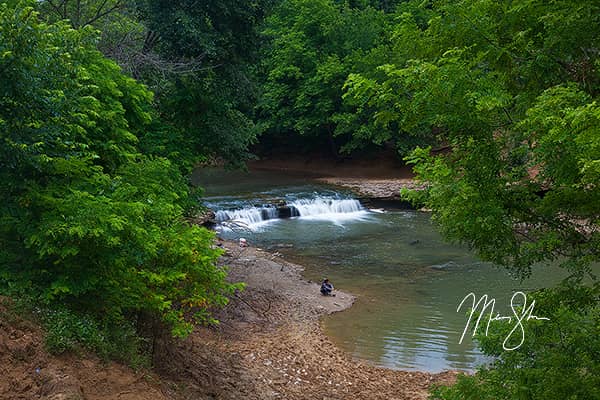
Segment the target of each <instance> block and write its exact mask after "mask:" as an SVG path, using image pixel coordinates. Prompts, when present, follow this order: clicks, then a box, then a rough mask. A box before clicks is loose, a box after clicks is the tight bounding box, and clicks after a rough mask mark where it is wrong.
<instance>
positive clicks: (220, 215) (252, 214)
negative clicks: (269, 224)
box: [216, 207, 278, 226]
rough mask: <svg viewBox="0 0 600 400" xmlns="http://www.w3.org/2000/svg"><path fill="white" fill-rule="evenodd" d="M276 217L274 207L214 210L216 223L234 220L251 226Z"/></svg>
mask: <svg viewBox="0 0 600 400" xmlns="http://www.w3.org/2000/svg"><path fill="white" fill-rule="evenodd" d="M276 218H278V213H277V209H276V208H275V207H260V208H259V207H250V208H243V209H241V210H219V211H217V212H216V219H217V222H218V223H222V222H225V221H235V222H241V223H243V224H245V225H249V226H251V225H256V224H259V223H261V222H263V221H268V220H270V219H276Z"/></svg>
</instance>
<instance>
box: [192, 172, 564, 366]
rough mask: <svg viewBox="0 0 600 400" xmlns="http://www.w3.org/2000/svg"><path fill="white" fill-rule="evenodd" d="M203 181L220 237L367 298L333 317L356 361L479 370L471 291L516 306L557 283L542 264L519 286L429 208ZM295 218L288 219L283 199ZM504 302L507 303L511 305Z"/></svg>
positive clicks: (258, 182) (302, 183) (340, 340)
mask: <svg viewBox="0 0 600 400" xmlns="http://www.w3.org/2000/svg"><path fill="white" fill-rule="evenodd" d="M194 181H195V183H198V184H200V185H201V186H203V187H204V188H205V192H204V197H203V202H204V204H205V205H207V206H209V207H211V208H212V209H213V210H215V211H216V212H217V218H218V220H219V222H220V224H219V225H218V227H217V231H218V232H219V235H221V236H222V237H224V238H227V239H234V240H237V239H239V238H240V237H244V238H246V239H247V240H248V241H249V242H250V244H251V245H254V246H258V247H262V248H265V249H269V250H272V251H279V252H281V253H283V254H284V256H285V257H286V259H289V260H290V261H293V262H296V263H298V264H301V265H303V266H305V267H306V271H305V276H306V277H307V278H308V279H311V280H315V281H320V280H321V279H323V278H324V277H327V278H329V279H330V280H331V281H332V282H333V284H334V285H335V286H336V288H339V289H341V290H344V291H347V292H350V293H353V294H355V295H356V296H357V301H356V303H355V305H354V306H353V307H352V308H350V309H349V310H347V311H344V312H341V313H337V314H334V315H332V316H330V317H327V318H326V319H325V320H324V321H323V328H324V330H325V332H326V333H327V335H328V336H329V337H330V338H331V339H332V340H333V341H334V342H335V343H336V344H337V345H338V346H340V347H341V348H343V349H344V350H346V351H347V352H349V353H350V354H352V355H353V357H356V358H360V359H363V360H367V361H369V362H371V363H373V364H376V365H379V366H384V367H388V368H395V369H407V370H421V371H430V372H439V371H443V370H448V369H454V370H465V371H470V370H473V369H474V368H475V367H476V366H477V365H480V364H482V363H485V362H486V359H485V358H484V357H483V356H482V355H481V354H480V353H479V351H478V350H477V347H476V343H474V342H473V341H472V340H471V339H470V337H467V338H466V339H465V340H464V341H463V343H462V344H459V339H460V336H461V334H462V331H463V329H464V326H465V323H466V315H465V311H464V310H463V311H461V312H457V311H456V309H457V306H458V304H459V303H460V302H461V300H462V299H463V298H464V297H465V296H466V295H467V294H468V293H470V292H473V293H475V294H476V295H478V296H481V295H483V294H488V295H489V296H491V297H494V298H496V300H497V302H498V304H499V306H500V309H505V310H506V309H507V308H508V307H507V305H508V304H509V302H510V297H511V296H512V294H513V293H514V292H515V291H516V290H529V289H534V288H538V287H544V286H548V285H552V284H554V283H556V282H557V281H558V280H560V278H562V277H563V276H564V274H563V273H562V271H560V270H559V269H558V268H555V267H538V268H535V269H534V273H533V275H532V277H531V278H530V279H528V280H527V281H525V282H519V281H516V280H514V279H512V278H511V277H510V276H509V275H508V274H507V272H506V271H505V270H503V269H500V268H496V267H494V266H493V265H490V264H488V263H484V262H481V261H480V260H478V259H477V257H476V256H475V255H474V254H473V253H471V252H470V251H469V250H468V249H466V248H463V247H461V246H457V245H452V244H448V243H446V242H444V241H443V240H442V238H441V237H440V235H439V234H438V232H437V230H436V228H435V226H434V225H433V224H432V222H431V220H430V216H429V214H428V213H423V212H418V211H408V210H379V209H377V210H369V209H367V208H365V207H364V206H363V205H361V204H360V203H359V202H358V201H357V200H354V199H353V198H352V194H351V193H348V192H345V191H340V190H337V189H333V188H331V187H326V186H323V185H320V184H317V183H315V181H314V180H313V179H311V178H310V177H306V176H304V175H297V174H291V173H279V172H253V173H243V172H225V171H219V170H200V171H197V172H196V174H195V176H194ZM275 203H276V204H281V205H286V207H287V208H291V209H292V210H293V215H295V216H294V217H293V218H286V219H280V218H278V213H277V209H276V208H274V207H273V206H272V205H273V204H275ZM503 305H504V306H503Z"/></svg>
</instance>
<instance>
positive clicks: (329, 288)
mask: <svg viewBox="0 0 600 400" xmlns="http://www.w3.org/2000/svg"><path fill="white" fill-rule="evenodd" d="M331 292H333V285H332V284H331V283H330V282H329V279H327V278H325V279H324V280H323V283H321V294H322V295H323V296H331V295H332V294H331Z"/></svg>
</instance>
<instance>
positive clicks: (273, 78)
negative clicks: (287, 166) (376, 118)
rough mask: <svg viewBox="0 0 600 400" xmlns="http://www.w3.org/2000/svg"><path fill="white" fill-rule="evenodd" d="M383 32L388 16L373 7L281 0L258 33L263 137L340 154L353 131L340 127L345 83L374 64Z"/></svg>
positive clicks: (332, 2)
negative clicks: (261, 37) (261, 40)
mask: <svg viewBox="0 0 600 400" xmlns="http://www.w3.org/2000/svg"><path fill="white" fill-rule="evenodd" d="M386 27H387V25H386V16H385V15H384V14H383V13H382V12H380V11H378V10H375V9H373V8H371V7H365V8H353V7H350V6H348V5H347V4H338V3H337V2H335V1H332V0H309V1H297V0H285V1H283V2H282V3H281V4H280V5H279V6H278V7H277V8H276V9H275V10H274V12H273V14H272V15H271V16H270V18H269V19H268V20H267V22H266V26H265V29H264V31H263V34H264V35H265V37H266V38H267V39H268V43H267V44H266V45H265V47H264V50H263V64H262V66H261V71H262V74H263V77H264V84H263V93H262V99H261V102H260V104H259V120H260V121H261V122H264V123H265V125H266V126H267V127H268V133H267V136H268V138H267V140H269V138H271V140H272V141H273V142H275V143H278V144H279V146H280V147H281V145H282V144H285V143H290V141H291V143H296V144H298V145H303V146H304V147H305V149H311V150H313V151H319V150H320V149H322V148H323V147H325V148H326V149H329V151H330V153H332V154H333V155H337V154H338V153H339V151H340V149H339V146H340V145H344V144H346V142H347V141H348V135H347V134H348V133H349V131H350V130H349V129H345V130H340V129H338V125H339V122H340V120H341V119H342V117H341V116H340V114H342V113H344V112H346V111H347V109H346V108H345V107H344V105H343V102H342V86H343V85H344V81H345V80H346V78H347V76H348V74H349V73H350V72H352V71H360V70H363V69H370V68H369V67H373V65H372V64H371V63H372V62H373V54H371V50H372V49H373V48H375V47H377V46H379V45H381V44H383V43H384V42H385V31H386ZM338 135H340V137H339V138H338V139H336V138H335V137H336V136H338ZM296 148H297V147H296Z"/></svg>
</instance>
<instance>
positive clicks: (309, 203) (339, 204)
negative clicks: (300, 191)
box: [290, 197, 364, 217]
mask: <svg viewBox="0 0 600 400" xmlns="http://www.w3.org/2000/svg"><path fill="white" fill-rule="evenodd" d="M290 207H293V208H294V209H296V210H297V211H298V214H299V216H300V217H312V216H318V215H331V214H348V213H356V212H360V211H363V210H364V209H363V207H362V206H361V205H360V202H359V201H358V200H355V199H333V198H326V197H317V198H315V199H301V200H296V201H294V202H292V203H291V204H290Z"/></svg>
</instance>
